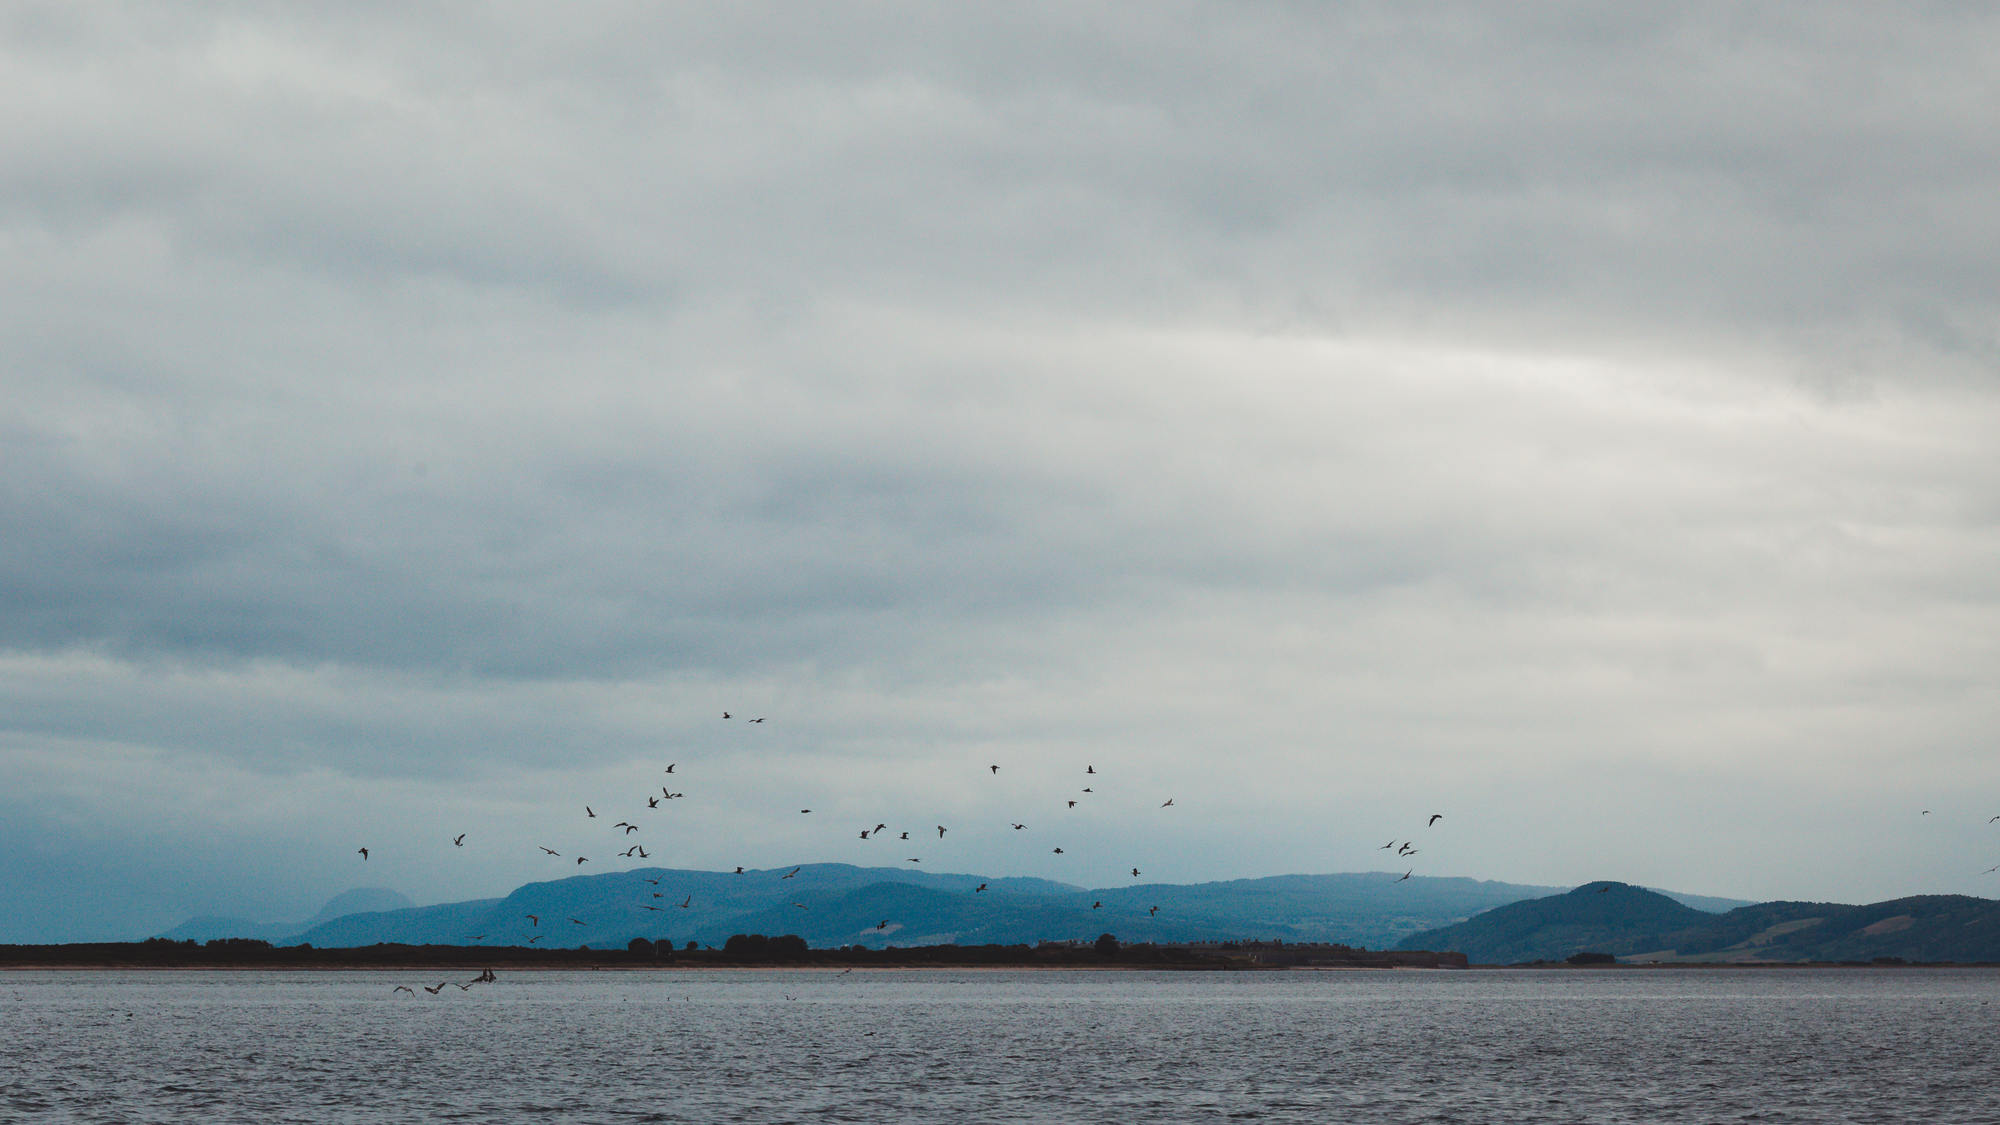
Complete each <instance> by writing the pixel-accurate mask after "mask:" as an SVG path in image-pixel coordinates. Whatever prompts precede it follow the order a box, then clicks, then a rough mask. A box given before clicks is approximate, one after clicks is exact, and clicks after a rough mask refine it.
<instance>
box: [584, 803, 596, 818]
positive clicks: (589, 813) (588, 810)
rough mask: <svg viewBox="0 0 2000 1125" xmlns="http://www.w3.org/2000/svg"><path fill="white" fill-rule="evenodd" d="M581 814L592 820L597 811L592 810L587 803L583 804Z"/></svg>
mask: <svg viewBox="0 0 2000 1125" xmlns="http://www.w3.org/2000/svg"><path fill="white" fill-rule="evenodd" d="M583 815H585V816H587V817H590V818H591V819H593V820H595V819H596V818H597V813H596V812H595V811H593V810H592V809H591V807H590V806H589V805H585V806H583Z"/></svg>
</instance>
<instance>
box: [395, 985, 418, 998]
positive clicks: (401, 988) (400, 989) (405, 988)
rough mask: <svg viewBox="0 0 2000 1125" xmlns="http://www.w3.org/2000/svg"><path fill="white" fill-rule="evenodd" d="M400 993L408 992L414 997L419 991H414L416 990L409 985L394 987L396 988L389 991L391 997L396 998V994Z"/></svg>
mask: <svg viewBox="0 0 2000 1125" xmlns="http://www.w3.org/2000/svg"><path fill="white" fill-rule="evenodd" d="M398 992H407V993H409V994H410V995H412V996H415V995H416V994H417V990H416V989H414V988H411V987H410V986H409V985H407V984H399V985H397V986H396V987H394V988H392V989H390V990H389V994H390V995H391V996H394V995H395V994H396V993H398Z"/></svg>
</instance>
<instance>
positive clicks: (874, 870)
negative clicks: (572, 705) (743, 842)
mask: <svg viewBox="0 0 2000 1125" xmlns="http://www.w3.org/2000/svg"><path fill="white" fill-rule="evenodd" d="M794 870H796V872H797V873H796V874H792V875H791V877H789V878H787V877H786V876H787V875H788V874H789V873H791V872H793V871H794ZM1400 880H1401V874H1400V873H1395V872H1368V873H1353V874H1337V875H1279V876H1272V877H1269V878H1262V879H1234V880H1228V881H1224V882H1214V883H1197V884H1187V885H1182V884H1168V883H1135V884H1133V885H1127V886H1117V887H1105V888H1085V887H1077V886H1072V885H1070V884H1066V883H1058V882H1053V881H1051V880H1047V879H1029V878H993V877H989V876H980V875H956V874H937V873H930V872H918V871H912V870H907V869H901V868H890V867H855V866H851V865H848V864H838V863H830V864H806V865H802V866H799V867H797V868H796V869H794V868H791V867H783V868H772V869H769V870H757V871H747V872H745V873H744V874H742V875H735V874H731V873H727V872H718V871H688V870H675V869H668V868H650V869H642V870H635V871H625V872H617V873H608V874H598V875H578V876H574V877H571V878H566V879H557V880H552V881H549V882H542V883H530V884H527V885H525V886H523V887H520V888H518V889H517V890H515V891H514V892H513V893H511V894H509V895H506V896H504V897H502V898H495V899H476V900H471V901H466V902H454V903H444V904H439V905H435V906H411V905H408V904H407V903H404V904H402V905H400V906H395V907H394V908H389V909H384V908H382V907H381V906H379V905H375V904H373V903H370V904H365V905H362V906H360V907H359V908H357V909H356V910H354V911H353V912H349V913H345V914H342V915H341V916H338V917H325V916H324V915H325V912H324V911H322V915H323V916H322V917H320V918H319V919H317V920H316V921H314V922H313V923H311V924H301V925H295V926H292V927H289V928H285V927H260V928H259V929H257V930H255V931H252V930H249V929H244V930H242V931H240V932H223V931H224V930H225V929H227V928H228V926H227V920H217V919H198V920H195V921H191V922H189V923H186V924H184V925H182V926H179V927H176V928H175V929H174V930H172V931H169V932H168V933H167V934H165V935H163V936H168V937H175V938H186V937H193V938H197V939H200V940H206V939H207V938H210V937H257V938H262V939H264V940H267V941H271V942H273V943H275V944H297V943H299V942H309V943H311V944H312V945H315V946H320V947H339V946H358V945H373V944H375V943H377V942H406V943H411V944H425V943H438V944H452V945H461V944H489V945H516V944H538V945H543V946H547V947H572V948H573V947H576V946H580V945H589V946H591V947H593V948H599V949H602V948H606V947H609V946H614V945H624V944H626V943H628V942H630V941H631V940H632V939H633V938H639V937H643V938H647V939H651V940H659V939H669V940H672V941H675V942H677V943H683V944H684V943H686V942H688V941H695V942H699V943H701V944H703V945H718V946H719V945H721V944H722V942H724V941H725V940H727V939H728V938H729V937H730V936H731V935H733V934H739V933H763V934H772V935H775V934H798V935H799V936H801V937H803V938H805V939H806V941H807V942H809V943H810V944H812V945H813V946H815V947H833V946H841V945H861V946H868V947H872V948H879V947H885V946H891V945H895V946H909V945H930V944H942V943H955V944H960V945H974V944H989V943H990V944H1003V945H1011V944H1018V943H1034V942H1040V941H1062V940H1071V939H1080V940H1093V939H1095V938H1096V937H1097V936H1098V935H1099V934H1103V933H1113V934H1116V935H1118V937H1119V939H1120V940H1122V941H1128V942H1144V941H1156V942H1185V941H1229V940H1246V939H1266V940H1268V939H1273V938H1276V939H1282V940H1284V941H1313V942H1339V943H1343V944H1347V945H1356V946H1365V947H1368V948H1376V949H1380V948H1386V947H1389V946H1392V945H1394V944H1396V942H1398V941H1399V940H1401V939H1402V938H1405V937H1407V936H1409V935H1410V934H1414V933H1418V932H1420V931H1423V930H1427V929H1432V928H1435V927H1438V926H1442V925H1447V924H1450V923H1453V922H1457V921H1460V920H1462V919H1465V918H1468V917H1471V916H1472V915H1474V914H1477V913H1479V912H1481V911H1484V910H1488V909H1491V908H1493V907H1495V906H1501V905H1504V904H1506V903H1510V902H1517V901H1520V900H1522V899H1527V898H1535V897H1539V896H1542V895H1546V894H1548V893H1549V892H1550V891H1552V890H1556V889H1558V888H1552V887H1545V886H1533V885H1524V884H1517V883H1499V882H1489V881H1482V880H1476V879H1461V878H1430V877H1422V876H1419V877H1416V878H1412V879H1409V880H1407V881H1400ZM982 884H983V885H984V886H985V887H986V889H985V890H983V891H982V890H978V889H977V888H978V887H980V886H981V885H982ZM245 925H248V924H245ZM276 929H284V931H285V932H282V933H280V932H275V930H276Z"/></svg>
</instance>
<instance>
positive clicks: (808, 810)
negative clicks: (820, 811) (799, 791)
mask: <svg viewBox="0 0 2000 1125" xmlns="http://www.w3.org/2000/svg"><path fill="white" fill-rule="evenodd" d="M811 811H812V810H811V809H800V810H799V812H800V814H802V815H803V814H805V813H809V812H811Z"/></svg>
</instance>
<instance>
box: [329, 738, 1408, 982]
mask: <svg viewBox="0 0 2000 1125" xmlns="http://www.w3.org/2000/svg"><path fill="white" fill-rule="evenodd" d="M722 717H723V718H724V719H733V718H734V716H732V715H731V714H730V713H729V712H728V711H724V712H723V713H722ZM741 721H743V722H748V723H763V722H764V721H765V717H763V716H759V717H757V718H754V719H746V720H741ZM679 765H680V763H679V762H672V763H669V764H668V765H667V767H666V769H665V770H663V771H662V772H663V773H664V774H667V775H674V772H675V770H676V769H677V768H678V767H679ZM986 769H987V771H988V773H989V774H990V775H991V776H994V777H997V776H999V774H1000V766H999V765H997V764H994V765H988V766H987V767H986ZM1098 776H1100V775H1099V774H1098V772H1097V767H1096V766H1094V765H1089V764H1086V765H1085V766H1084V768H1083V777H1084V778H1085V779H1087V780H1089V781H1090V784H1087V785H1085V786H1083V787H1082V789H1081V791H1080V792H1078V793H1077V795H1076V796H1073V797H1066V798H1064V808H1065V809H1075V808H1076V807H1077V806H1078V804H1079V801H1080V798H1083V797H1087V796H1092V795H1095V793H1096V785H1097V782H1096V780H1095V779H1096V778H1097V777H1098ZM686 796H687V794H686V793H683V792H679V791H676V790H675V789H673V787H672V786H671V785H662V786H661V787H660V792H659V794H658V795H657V796H655V795H652V794H650V793H649V794H648V795H647V796H646V798H645V802H646V808H647V809H649V810H657V809H658V808H660V806H661V803H662V802H668V801H677V800H680V799H682V798H684V797H686ZM1159 807H1160V808H1162V809H1170V808H1175V807H1176V806H1175V804H1174V799H1173V798H1172V797H1168V798H1167V799H1166V800H1165V801H1162V802H1161V803H1160V805H1159ZM799 813H800V815H802V816H809V815H811V814H812V810H811V809H809V808H804V809H800V810H799ZM583 814H584V819H586V820H598V819H601V818H600V817H599V816H598V814H597V810H596V809H595V808H593V807H592V806H590V805H584V806H583ZM1443 817H1444V814H1443V813H1433V814H1431V817H1430V819H1429V820H1428V821H1427V822H1426V825H1425V827H1430V826H1431V825H1435V824H1436V823H1437V822H1438V821H1439V820H1441V819H1443ZM1007 823H1008V824H1009V825H1010V826H1011V828H1012V830H1013V831H1016V832H1022V831H1026V830H1027V827H1028V826H1027V824H1026V823H1024V822H1021V821H1015V820H1009V821H1008V822H1007ZM610 828H611V830H612V831H613V832H616V833H619V835H618V836H617V837H616V838H617V839H620V840H623V839H625V838H627V837H630V836H631V835H632V834H633V833H636V832H639V831H641V828H640V826H639V825H638V824H636V823H633V822H632V821H628V820H620V821H618V822H617V823H615V824H612V825H611V826H610ZM932 828H933V829H934V830H935V831H936V832H937V838H938V839H939V840H943V839H944V838H945V836H946V834H947V833H948V832H949V831H950V829H949V828H948V827H947V826H945V825H942V824H938V825H933V826H932ZM891 831H892V830H891V829H890V827H889V825H888V824H887V823H886V822H878V823H876V824H874V825H873V826H867V827H863V828H862V829H861V831H860V833H859V838H860V839H863V840H881V839H886V838H889V833H890V832H891ZM911 831H912V830H910V829H902V828H898V829H895V830H894V832H895V836H894V839H895V840H897V841H899V842H902V841H909V840H910V832H911ZM929 831H931V829H926V830H924V831H923V832H922V833H921V834H922V835H924V836H926V837H928V834H929ZM467 835H468V834H467V833H463V832H461V833H459V834H458V835H456V836H453V837H452V839H451V843H452V846H453V847H458V848H462V847H464V846H465V840H466V836H467ZM536 846H537V848H538V849H539V850H540V851H541V852H542V853H543V854H544V855H545V856H548V857H551V858H555V859H568V860H570V861H571V863H570V864H569V866H572V867H577V866H582V865H583V864H586V863H589V862H591V859H590V857H589V856H586V855H573V856H566V855H564V854H563V853H562V852H559V851H557V850H555V849H554V848H551V847H548V846H547V845H536ZM1391 848H1393V849H1395V852H1396V855H1397V856H1398V857H1399V858H1402V857H1408V856H1413V855H1416V854H1417V853H1418V851H1419V849H1418V848H1417V847H1416V846H1415V842H1414V839H1406V840H1403V841H1402V842H1401V843H1400V844H1399V843H1398V842H1397V841H1396V840H1394V839H1391V840H1390V841H1389V842H1388V843H1387V844H1383V845H1382V846H1381V848H1378V849H1377V850H1378V851H1379V850H1388V849H1391ZM356 851H357V853H358V854H359V855H360V856H361V858H362V859H363V860H364V861H365V860H367V859H368V855H369V849H368V848H366V847H362V848H358V849H356ZM1050 851H1051V854H1053V855H1064V854H1066V853H1065V852H1064V850H1063V848H1062V847H1061V846H1060V845H1058V846H1056V847H1054V848H1052V849H1050ZM614 854H616V855H617V856H619V857H621V858H627V859H647V858H650V857H651V854H652V853H650V852H648V851H647V850H646V849H645V847H644V845H642V844H637V843H635V844H632V845H630V846H628V847H627V848H626V849H625V850H623V851H619V852H616V853H614ZM906 862H909V863H922V862H923V857H921V856H910V857H907V859H906ZM802 870H804V869H803V868H800V867H794V868H792V869H791V870H790V871H787V872H785V873H784V874H782V875H780V876H778V878H779V880H781V881H782V880H785V879H791V878H794V877H796V876H797V875H798V874H799V872H800V871H802ZM1415 870H1416V869H1415V868H1414V867H1412V868H1410V869H1409V870H1408V871H1405V872H1404V873H1403V875H1402V876H1401V877H1400V878H1398V879H1397V880H1396V882H1398V883H1401V882H1406V881H1408V880H1409V879H1410V877H1411V876H1412V875H1413V874H1414V873H1415ZM1131 872H1132V875H1131V877H1132V878H1134V879H1137V878H1139V877H1140V875H1141V874H1142V872H1141V871H1140V869H1139V868H1138V867H1137V866H1134V867H1133V868H1132V869H1131ZM734 873H735V874H737V875H744V874H748V872H746V871H745V869H744V868H743V867H741V866H738V867H736V869H735V872H734ZM645 881H646V882H647V883H649V884H651V885H652V886H655V887H657V886H659V885H660V880H658V879H647V880H645ZM986 889H987V884H985V883H981V884H979V885H978V886H977V887H974V888H973V893H974V894H978V893H981V892H984V891H985V890H986ZM662 898H664V895H663V893H662V892H659V891H653V892H651V898H650V899H645V900H641V901H640V902H639V903H638V904H637V905H638V906H639V908H640V909H642V910H648V911H663V910H666V909H670V908H677V909H681V910H691V909H693V908H694V896H693V895H692V894H689V895H688V896H686V897H685V898H683V899H682V900H681V901H679V902H668V903H665V904H664V905H662V904H659V903H655V902H653V901H651V900H652V899H662ZM791 905H792V906H795V907H797V908H799V909H800V910H805V909H809V908H808V907H807V906H806V904H805V903H802V902H793V903H791ZM1103 906H1104V903H1103V900H1101V899H1100V900H1097V901H1094V902H1092V903H1091V904H1090V908H1091V909H1092V910H1098V909H1102V908H1103ZM1159 912H1160V908H1159V906H1158V905H1154V906H1152V907H1150V909H1149V910H1148V914H1149V915H1154V916H1156V915H1158V914H1159ZM523 917H524V918H525V920H526V921H527V923H528V926H529V929H530V930H531V931H533V932H532V934H531V936H528V938H527V944H530V945H532V944H535V943H538V942H540V941H541V940H542V938H543V937H544V936H545V931H542V930H541V923H542V919H541V916H539V915H536V914H524V915H523ZM568 920H569V921H570V922H571V923H573V924H575V925H578V926H583V925H588V923H587V922H585V921H584V920H583V919H581V918H576V917H569V918H568ZM889 926H890V920H889V919H883V920H882V921H881V922H879V923H878V924H877V925H876V926H875V928H876V929H877V930H887V929H888V928H889ZM467 937H468V938H469V939H470V940H473V941H480V940H483V939H484V938H485V937H486V935H485V934H468V935H467ZM492 979H493V975H492V970H490V969H489V970H487V971H486V972H484V973H482V974H480V976H478V977H475V978H473V979H472V981H471V982H468V983H465V984H460V985H459V986H458V987H459V988H460V989H461V990H467V989H470V988H471V986H472V985H473V984H477V983H480V982H481V981H490V980H492ZM453 983H456V982H452V981H445V982H441V983H439V984H438V985H437V987H435V988H432V987H429V986H425V988H424V991H426V992H428V993H430V994H432V995H436V994H438V993H439V992H441V991H443V990H444V988H445V987H446V986H447V985H449V984H453ZM396 991H399V992H410V993H411V995H415V993H414V992H412V991H411V989H409V988H408V987H407V986H405V985H397V986H396Z"/></svg>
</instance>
